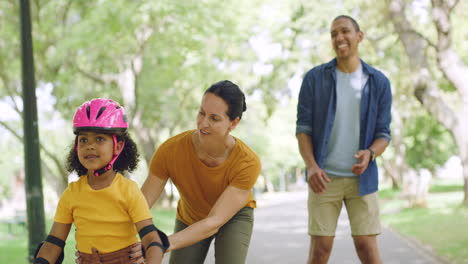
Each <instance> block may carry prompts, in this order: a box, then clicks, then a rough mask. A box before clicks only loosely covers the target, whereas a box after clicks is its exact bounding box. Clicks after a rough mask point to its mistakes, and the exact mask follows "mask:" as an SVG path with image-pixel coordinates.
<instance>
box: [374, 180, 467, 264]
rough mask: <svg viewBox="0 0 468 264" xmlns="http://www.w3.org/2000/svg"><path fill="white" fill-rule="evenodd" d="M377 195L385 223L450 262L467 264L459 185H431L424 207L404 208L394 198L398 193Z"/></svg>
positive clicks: (396, 198)
mask: <svg viewBox="0 0 468 264" xmlns="http://www.w3.org/2000/svg"><path fill="white" fill-rule="evenodd" d="M380 194H381V192H380V191H379V196H383V197H384V198H383V199H381V201H383V202H382V206H381V209H382V220H383V222H384V223H385V224H387V225H389V226H391V227H392V228H393V229H395V230H397V231H398V232H400V233H401V234H403V235H404V236H409V237H412V238H415V239H416V240H417V241H419V242H420V243H422V244H424V245H427V246H429V247H431V248H432V249H433V250H434V251H435V253H436V254H437V255H439V256H442V257H445V258H447V259H450V261H451V263H468V228H467V226H468V208H466V207H461V206H460V205H461V201H462V200H463V186H462V185H460V184H453V183H441V182H436V183H435V184H434V183H433V184H432V186H431V188H430V193H429V196H428V202H427V204H428V207H427V208H405V205H406V201H404V200H401V199H399V198H398V191H393V190H384V191H383V195H380ZM390 198H392V199H390Z"/></svg>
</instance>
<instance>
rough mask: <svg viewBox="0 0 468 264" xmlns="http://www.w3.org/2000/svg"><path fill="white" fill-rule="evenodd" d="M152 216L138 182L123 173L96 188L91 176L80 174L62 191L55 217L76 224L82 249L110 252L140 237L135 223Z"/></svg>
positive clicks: (76, 234) (79, 248)
mask: <svg viewBox="0 0 468 264" xmlns="http://www.w3.org/2000/svg"><path fill="white" fill-rule="evenodd" d="M150 218H152V216H151V213H150V211H149V207H148V204H147V202H146V200H145V197H144V196H143V194H142V193H141V191H140V188H138V186H137V184H136V183H135V182H134V181H132V180H130V179H127V178H125V177H123V176H122V175H121V174H120V173H117V174H116V175H115V178H114V179H113V180H112V183H111V185H110V186H108V187H106V188H104V189H101V190H94V189H92V188H91V187H90V186H89V184H88V177H87V176H81V177H80V178H79V180H78V181H76V182H72V183H70V184H69V185H68V188H67V189H66V190H65V191H64V193H63V194H62V197H61V198H60V201H59V203H58V206H57V211H56V213H55V218H54V221H55V222H58V223H64V224H71V223H73V224H74V225H75V227H76V233H75V239H76V245H77V248H78V250H79V251H81V252H84V253H89V254H91V253H92V252H91V248H93V247H94V248H96V249H97V250H98V251H99V252H101V253H109V252H113V251H116V250H119V249H121V248H125V247H127V246H129V245H131V244H133V243H135V242H137V241H138V239H137V237H136V234H137V231H136V228H135V223H136V222H139V221H142V220H145V219H150Z"/></svg>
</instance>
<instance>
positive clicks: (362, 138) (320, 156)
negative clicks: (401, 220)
mask: <svg viewBox="0 0 468 264" xmlns="http://www.w3.org/2000/svg"><path fill="white" fill-rule="evenodd" d="M361 64H362V68H363V71H364V72H365V73H366V74H367V75H368V76H369V79H368V80H367V83H366V84H365V85H364V88H363V89H362V94H361V111H360V112H361V114H360V135H359V148H360V149H367V148H369V147H370V146H371V145H372V143H373V142H374V140H376V139H378V138H383V139H386V140H387V141H390V138H391V137H390V122H391V105H392V92H391V88H390V82H389V81H388V79H387V77H385V76H384V75H383V73H382V72H380V71H378V70H377V69H375V68H373V67H371V66H369V65H367V64H366V63H365V62H364V61H362V60H361ZM335 69H336V59H333V60H331V61H330V62H328V63H325V64H322V65H319V66H317V67H314V68H313V69H311V70H310V71H309V72H307V74H306V75H305V77H304V80H303V82H302V86H301V91H300V93H299V103H298V106H297V123H296V125H297V126H296V134H299V133H305V134H308V135H310V136H311V137H312V143H313V151H314V156H315V160H316V162H317V164H318V165H319V167H320V168H323V164H324V162H325V159H326V158H327V144H328V141H329V139H330V134H331V130H332V126H333V122H334V120H335V113H336V72H335ZM378 184H379V175H378V169H377V164H376V162H375V161H374V162H371V163H370V164H369V166H368V167H367V169H366V170H365V171H364V173H363V174H362V175H360V176H359V194H360V195H366V194H369V193H373V192H376V191H377V189H378Z"/></svg>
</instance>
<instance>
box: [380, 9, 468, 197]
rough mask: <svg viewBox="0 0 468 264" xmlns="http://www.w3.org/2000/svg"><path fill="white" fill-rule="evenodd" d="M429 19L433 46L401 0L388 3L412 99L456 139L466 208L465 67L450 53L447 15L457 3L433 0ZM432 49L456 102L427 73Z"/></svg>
mask: <svg viewBox="0 0 468 264" xmlns="http://www.w3.org/2000/svg"><path fill="white" fill-rule="evenodd" d="M431 2H432V10H431V11H432V19H433V23H434V26H435V29H436V30H437V36H438V41H437V43H432V42H431V41H430V40H429V39H427V38H426V37H424V36H423V34H421V33H419V32H417V31H416V30H415V29H414V28H412V26H411V23H410V21H409V20H408V19H407V17H406V13H405V8H406V6H405V2H404V1H403V0H387V3H388V6H389V9H388V10H389V13H390V14H389V17H390V20H391V21H392V22H393V25H394V27H395V31H396V32H397V33H398V36H399V39H400V41H401V42H402V44H403V46H404V48H405V51H406V54H407V56H408V58H409V62H410V64H411V68H412V69H416V70H415V71H414V74H415V91H414V93H415V96H416V98H417V99H418V101H419V102H420V103H421V104H422V105H423V106H424V107H425V108H426V109H427V110H428V112H429V113H430V114H431V115H432V116H433V117H434V118H435V119H436V120H437V121H438V122H440V123H441V124H442V125H443V126H444V127H445V128H447V129H448V130H449V131H450V132H451V133H452V135H453V137H454V138H455V141H456V143H457V147H458V154H459V155H460V158H461V160H462V166H463V178H464V184H465V187H464V190H465V198H464V204H465V205H468V198H467V195H468V186H467V184H468V153H467V152H468V139H467V137H468V67H467V66H466V65H465V64H464V63H463V61H462V60H461V58H460V57H459V56H458V54H457V53H456V52H455V51H454V50H453V47H452V45H451V44H452V43H451V29H452V25H451V22H450V15H451V13H452V11H453V9H454V8H455V5H456V4H458V1H443V0H432V1H431ZM429 47H431V48H433V49H434V50H435V52H436V54H437V62H436V63H437V67H438V68H439V69H440V70H441V72H442V73H443V74H444V77H445V78H446V79H447V81H449V82H450V83H451V84H452V85H453V86H454V87H455V88H456V90H457V96H456V98H454V101H456V103H453V102H452V101H451V102H448V101H447V100H445V99H444V95H443V92H442V91H441V90H440V88H439V87H438V83H437V82H436V81H437V80H434V79H433V78H432V76H431V74H430V67H429V66H428V65H429V64H430V62H429V58H428V57H427V56H426V49H427V48H429Z"/></svg>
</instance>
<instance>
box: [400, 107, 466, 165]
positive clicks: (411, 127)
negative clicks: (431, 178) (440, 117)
mask: <svg viewBox="0 0 468 264" xmlns="http://www.w3.org/2000/svg"><path fill="white" fill-rule="evenodd" d="M404 142H405V145H406V147H407V151H406V161H407V162H408V165H409V166H410V167H411V168H415V169H420V168H427V169H429V170H434V169H435V168H436V167H437V166H441V165H443V164H444V163H445V162H446V161H447V160H448V158H450V157H451V156H453V155H454V154H456V149H457V148H456V145H455V143H454V141H453V138H452V136H451V134H450V133H449V132H448V131H447V130H446V129H445V128H444V127H442V126H441V125H440V124H439V123H438V122H436V121H435V120H434V119H433V118H432V117H431V116H428V115H422V116H418V117H416V118H414V119H411V120H407V122H406V129H405V139H404Z"/></svg>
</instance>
